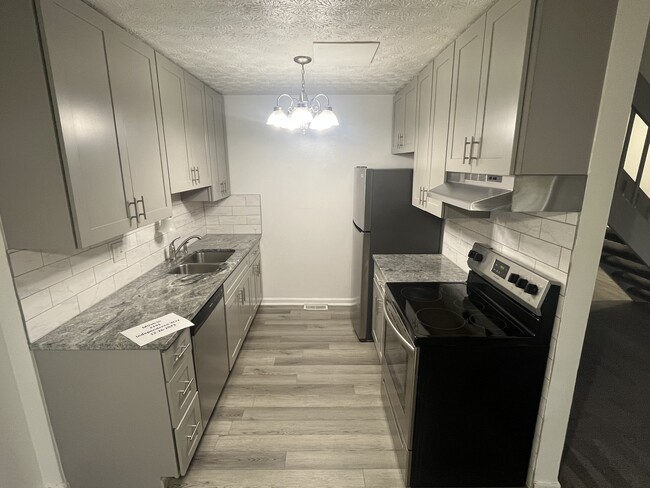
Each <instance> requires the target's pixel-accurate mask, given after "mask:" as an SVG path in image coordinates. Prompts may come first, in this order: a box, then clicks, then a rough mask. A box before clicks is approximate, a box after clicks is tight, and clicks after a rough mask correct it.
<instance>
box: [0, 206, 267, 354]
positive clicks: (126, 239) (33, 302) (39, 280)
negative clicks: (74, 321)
mask: <svg viewBox="0 0 650 488" xmlns="http://www.w3.org/2000/svg"><path fill="white" fill-rule="evenodd" d="M172 203H173V207H172V211H173V216H172V218H173V221H174V226H175V227H176V230H175V231H173V232H171V233H169V234H167V235H164V234H161V233H159V232H157V230H156V224H151V225H148V226H146V227H142V228H140V229H137V230H134V231H132V232H129V233H128V234H125V235H123V236H122V237H121V238H118V239H115V240H113V241H109V242H106V243H103V244H99V245H97V246H93V247H90V248H87V249H83V250H79V251H72V252H51V251H24V250H11V251H9V253H10V254H9V259H10V261H11V268H12V272H13V275H14V283H15V285H16V290H17V291H18V298H19V299H20V305H21V308H22V310H23V315H24V317H25V321H26V324H27V332H28V335H29V339H30V341H32V342H34V341H36V340H37V339H39V338H40V337H42V336H44V335H45V334H47V333H48V332H50V331H51V330H53V329H55V328H56V327H58V326H59V325H61V324H62V323H64V322H67V321H68V320H70V319H71V318H72V317H74V316H76V315H78V314H79V313H80V312H83V311H84V310H86V309H87V308H89V307H91V306H92V305H94V304H95V303H97V302H99V301H100V300H102V299H103V298H106V297H107V296H108V295H110V294H111V293H113V292H115V291H116V290H118V289H119V288H122V287H123V286H125V285H127V284H128V283H130V282H131V281H133V280H135V279H136V278H138V277H139V276H141V275H143V274H144V273H146V272H147V271H149V270H150V269H151V268H153V267H154V266H157V265H158V264H160V263H162V262H163V261H164V260H165V252H166V248H167V246H168V244H169V242H170V241H171V240H172V239H174V238H176V237H181V238H185V237H189V236H191V235H195V234H198V235H200V236H202V235H205V234H206V233H214V234H261V232H262V221H261V218H262V217H261V203H260V196H259V195H232V196H230V197H228V198H226V199H224V200H221V201H220V202H216V203H202V202H184V201H182V200H180V197H179V196H178V195H173V196H172ZM214 213H217V214H219V213H222V214H224V216H231V217H230V218H231V221H229V222H236V223H230V224H224V225H215V223H214V222H215V217H214V215H213V214H214ZM233 214H234V215H233ZM216 219H217V222H218V219H219V217H216ZM242 222H243V223H242ZM249 222H250V224H249Z"/></svg>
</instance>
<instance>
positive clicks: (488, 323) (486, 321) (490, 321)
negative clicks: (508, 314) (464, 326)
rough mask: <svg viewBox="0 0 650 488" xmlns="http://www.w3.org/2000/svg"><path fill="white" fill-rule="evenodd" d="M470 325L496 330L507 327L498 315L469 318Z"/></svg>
mask: <svg viewBox="0 0 650 488" xmlns="http://www.w3.org/2000/svg"><path fill="white" fill-rule="evenodd" d="M469 322H470V323H471V324H474V325H477V326H479V327H483V328H488V329H489V328H492V329H493V328H495V327H496V328H497V329H500V330H503V329H505V328H506V326H507V325H508V324H507V323H506V321H505V320H504V319H502V318H501V317H499V316H498V315H493V314H491V315H472V316H470V318H469Z"/></svg>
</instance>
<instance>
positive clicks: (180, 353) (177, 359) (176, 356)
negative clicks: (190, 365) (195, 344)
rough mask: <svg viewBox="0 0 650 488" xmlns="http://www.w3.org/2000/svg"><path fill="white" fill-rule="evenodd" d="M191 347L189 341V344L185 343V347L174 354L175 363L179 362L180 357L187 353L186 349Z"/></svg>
mask: <svg viewBox="0 0 650 488" xmlns="http://www.w3.org/2000/svg"><path fill="white" fill-rule="evenodd" d="M189 347H190V343H189V342H188V343H187V344H185V347H183V349H181V352H177V353H176V354H174V363H177V362H178V361H179V360H180V358H182V357H183V354H185V351H187V350H188V349H189Z"/></svg>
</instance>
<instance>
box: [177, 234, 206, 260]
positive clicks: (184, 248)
mask: <svg viewBox="0 0 650 488" xmlns="http://www.w3.org/2000/svg"><path fill="white" fill-rule="evenodd" d="M178 239H180V237H177V238H176V239H174V240H173V241H172V242H170V243H169V260H170V261H173V260H174V259H176V258H177V257H178V254H179V253H180V252H181V251H182V252H185V253H186V252H187V244H188V243H189V242H190V241H191V240H192V239H197V240H199V241H200V240H201V238H200V237H199V236H189V237H188V238H187V239H185V240H184V241H183V242H181V243H180V244H179V245H178V247H176V245H175V244H174V243H175V242H176V241H177V240H178Z"/></svg>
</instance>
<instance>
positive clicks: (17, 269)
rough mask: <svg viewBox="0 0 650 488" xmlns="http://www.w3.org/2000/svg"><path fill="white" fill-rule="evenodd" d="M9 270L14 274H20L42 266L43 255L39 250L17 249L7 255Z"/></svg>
mask: <svg viewBox="0 0 650 488" xmlns="http://www.w3.org/2000/svg"><path fill="white" fill-rule="evenodd" d="M9 260H10V261H11V270H12V272H13V274H14V276H20V275H21V274H25V273H27V272H29V271H33V270H35V269H38V268H41V267H42V266H43V264H44V263H43V255H42V254H41V252H40V251H17V252H12V253H11V254H10V255H9Z"/></svg>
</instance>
